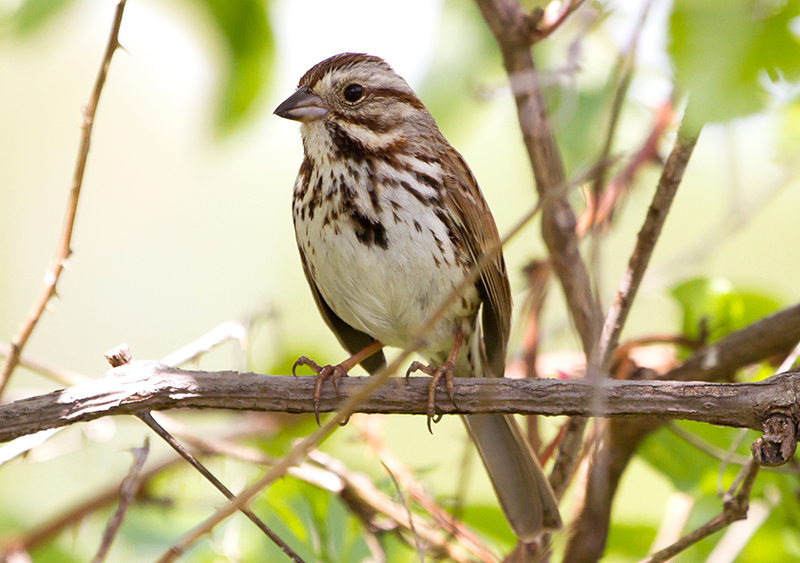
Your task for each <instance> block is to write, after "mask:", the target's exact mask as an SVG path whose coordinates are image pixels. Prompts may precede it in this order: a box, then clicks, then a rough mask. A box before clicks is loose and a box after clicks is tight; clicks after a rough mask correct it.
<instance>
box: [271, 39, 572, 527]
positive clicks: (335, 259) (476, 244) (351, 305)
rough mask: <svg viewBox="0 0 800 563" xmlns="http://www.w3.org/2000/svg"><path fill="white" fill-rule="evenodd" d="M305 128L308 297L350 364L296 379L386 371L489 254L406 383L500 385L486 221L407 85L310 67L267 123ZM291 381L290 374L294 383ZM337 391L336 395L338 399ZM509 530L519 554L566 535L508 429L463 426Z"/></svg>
mask: <svg viewBox="0 0 800 563" xmlns="http://www.w3.org/2000/svg"><path fill="white" fill-rule="evenodd" d="M274 113H275V114H276V115H278V116H279V117H282V118H285V119H290V120H294V121H297V122H299V123H300V136H301V139H302V145H303V160H302V163H301V165H300V171H299V173H298V175H297V179H296V181H295V184H294V191H293V197H292V216H293V221H294V228H295V235H296V239H297V246H298V249H299V253H300V258H301V262H302V266H303V271H304V273H305V277H306V280H307V281H308V285H309V286H310V288H311V293H312V295H313V297H314V300H315V302H316V305H317V308H318V309H319V312H320V314H321V315H322V318H323V320H324V321H325V323H326V324H327V325H328V327H329V328H330V329H331V330H332V331H333V333H334V335H335V336H336V337H337V339H338V340H339V342H340V343H341V345H342V346H343V347H344V348H345V349H346V350H347V351H348V352H349V353H350V354H351V356H350V357H348V358H347V359H346V360H344V361H343V362H341V363H339V364H335V365H330V364H326V365H323V366H320V365H319V364H317V363H316V362H315V361H313V360H311V359H310V358H308V357H306V356H301V357H300V358H298V360H297V362H296V363H295V366H294V368H297V367H298V366H300V365H306V366H309V367H310V368H311V369H312V370H313V371H314V372H316V373H317V380H316V386H315V391H314V401H315V409H316V411H317V420H318V421H319V413H318V411H319V398H320V389H321V385H322V384H323V382H324V381H325V380H327V379H332V381H333V383H334V385H337V381H338V379H339V378H340V377H344V376H346V375H347V373H348V372H349V370H350V369H352V368H353V367H355V366H356V365H357V364H360V365H361V366H362V367H363V368H364V369H366V370H367V371H368V372H369V373H370V374H375V373H377V372H378V371H379V370H381V369H382V368H383V367H385V364H386V360H385V356H384V353H383V348H384V347H396V348H405V347H407V346H409V345H411V344H412V343H413V339H414V338H415V337H416V335H417V332H418V331H419V329H420V327H422V326H423V325H424V324H425V323H426V321H428V319H429V317H430V315H431V314H432V313H433V311H435V310H436V309H437V308H438V307H439V306H440V304H441V303H443V302H444V300H445V299H446V298H447V297H448V295H449V294H450V293H451V292H453V291H454V289H455V288H456V287H457V286H459V284H460V283H461V282H462V280H464V278H465V276H466V275H467V273H468V272H469V271H470V269H472V268H475V267H476V265H477V264H478V262H479V261H480V260H481V259H482V258H483V255H484V254H485V253H486V252H487V251H488V250H490V249H492V250H494V251H495V252H494V254H492V256H491V257H489V259H488V260H485V261H484V265H483V266H482V269H481V270H480V274H479V276H478V278H477V279H476V281H475V282H474V283H473V284H469V285H468V286H467V287H466V289H464V290H463V291H462V293H461V294H460V295H459V296H458V298H457V299H455V301H454V303H453V304H452V305H451V306H449V308H447V310H446V312H445V313H444V314H442V315H441V316H440V317H439V318H438V320H436V321H435V322H434V323H433V325H432V326H431V327H430V329H429V330H428V331H427V332H426V334H425V336H424V343H423V345H422V346H421V348H419V349H418V353H419V354H420V355H421V356H422V357H423V358H425V360H426V361H428V362H429V363H428V364H423V363H421V362H413V363H412V364H411V365H410V366H409V370H408V373H407V375H408V374H409V373H411V372H415V371H422V372H424V373H426V374H428V375H432V376H433V379H432V380H431V382H430V385H429V397H430V398H431V400H430V401H429V428H430V415H431V414H433V412H434V411H435V405H434V404H433V400H432V397H433V389H434V388H435V386H436V385H437V383H438V382H440V381H441V380H444V382H445V385H446V386H447V388H448V389H452V378H453V377H454V376H455V375H458V376H459V377H465V376H467V377H489V376H494V377H502V376H503V375H504V372H505V360H506V348H507V345H508V338H509V333H510V326H511V308H512V307H511V289H510V285H509V280H508V274H507V272H506V267H505V262H504V260H503V256H502V251H499V250H498V249H499V248H500V244H499V243H500V238H499V234H498V230H497V226H496V224H495V221H494V218H493V216H492V213H491V211H490V210H489V206H488V204H487V203H486V200H485V199H484V197H483V194H482V193H481V190H480V188H479V187H478V183H477V181H476V179H475V177H474V175H473V174H472V172H471V171H470V168H469V166H468V165H467V163H466V161H465V160H464V158H463V157H462V156H461V155H460V154H459V153H458V152H457V151H456V150H455V149H454V148H453V147H452V146H451V145H450V143H448V142H447V140H446V139H445V137H444V136H443V135H442V133H441V132H440V130H439V128H438V126H437V124H436V121H435V120H434V118H433V117H432V115H431V114H430V112H429V111H428V110H427V108H426V107H425V105H424V104H423V103H422V101H421V100H420V99H419V97H417V95H416V94H415V93H414V91H413V90H412V89H411V87H410V86H409V85H408V83H407V82H406V81H405V80H404V79H403V78H402V77H400V76H399V75H398V74H397V73H396V72H395V71H394V70H393V69H392V68H391V66H390V65H389V64H388V63H387V62H385V61H384V60H383V59H381V58H379V57H376V56H373V55H367V54H363V53H342V54H338V55H335V56H332V57H330V58H328V59H325V60H324V61H322V62H320V63H318V64H316V65H315V66H313V67H312V68H311V69H310V70H308V71H307V72H306V73H305V74H304V75H303V77H302V78H301V79H300V82H299V84H298V87H297V89H296V91H295V92H294V93H293V94H292V95H291V96H289V97H288V98H287V99H286V100H285V101H284V102H283V103H281V104H280V105H279V106H278V107H277V108H276V109H275V112H274ZM294 368H293V372H294ZM337 390H338V386H337ZM462 418H463V421H464V423H465V425H466V429H467V432H468V434H469V436H470V438H471V439H472V441H473V442H474V443H475V445H476V448H477V451H478V453H479V456H480V458H481V460H482V462H483V465H484V466H485V468H486V470H487V473H488V476H489V480H490V481H491V483H492V486H493V488H494V491H495V493H496V495H497V498H498V503H499V505H500V508H501V510H502V512H503V514H504V515H505V517H506V520H507V522H508V524H509V527H510V528H511V530H512V531H513V533H514V534H515V535H516V537H517V538H518V539H519V540H521V541H523V542H531V541H534V540H535V539H536V538H537V537H538V536H539V535H541V534H542V533H543V532H544V531H553V530H556V529H558V528H560V527H561V518H560V515H559V511H558V503H557V501H556V498H555V496H554V494H553V491H552V489H551V488H550V485H549V483H548V481H547V478H546V476H545V475H544V472H543V471H542V468H541V466H540V465H539V463H538V461H537V459H536V457H535V455H534V454H533V452H532V450H531V448H530V446H529V445H528V442H527V440H526V439H525V437H524V436H523V434H522V431H521V429H520V427H519V425H518V424H517V423H516V421H515V420H514V419H513V417H511V416H509V415H502V414H471V415H466V416H463V417H462Z"/></svg>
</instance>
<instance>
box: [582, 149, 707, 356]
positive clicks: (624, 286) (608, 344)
mask: <svg viewBox="0 0 800 563" xmlns="http://www.w3.org/2000/svg"><path fill="white" fill-rule="evenodd" d="M696 143H697V137H685V136H682V135H681V134H680V133H679V134H678V139H677V141H676V142H675V146H674V147H673V149H672V152H671V153H670V155H669V158H668V159H667V163H666V165H665V166H664V171H663V172H662V174H661V178H660V179H659V181H658V186H657V187H656V193H655V195H654V196H653V201H652V203H651V204H650V209H649V210H648V212H647V216H646V218H645V222H644V225H643V226H642V229H641V230H640V231H639V235H638V237H637V239H636V246H635V248H634V249H633V253H632V254H631V257H630V260H629V261H628V268H627V270H626V271H625V274H624V275H623V276H622V280H620V283H619V288H618V289H617V294H616V296H615V297H614V302H613V303H612V304H611V307H610V308H609V311H608V314H607V315H606V319H605V322H604V323H603V330H602V332H601V334H600V340H599V343H598V348H597V354H596V358H597V359H598V363H599V366H600V368H601V370H603V371H605V370H607V369H608V367H609V364H610V363H611V359H612V357H613V354H614V350H615V349H616V347H617V342H618V341H619V335H620V333H621V332H622V327H623V326H625V321H626V320H627V318H628V313H629V312H630V308H631V305H632V304H633V300H634V298H635V297H636V292H637V291H638V289H639V284H640V283H641V281H642V278H643V277H644V273H645V270H646V269H647V266H648V264H649V263H650V257H651V256H652V255H653V249H654V248H655V245H656V242H657V241H658V237H659V235H660V234H661V229H662V228H663V226H664V222H665V221H666V219H667V214H668V213H669V210H670V207H671V206H672V201H673V199H674V198H675V193H676V192H677V191H678V186H680V183H681V180H682V179H683V173H684V171H685V170H686V166H687V165H688V163H689V158H690V157H691V155H692V150H693V149H694V146H695V144H696Z"/></svg>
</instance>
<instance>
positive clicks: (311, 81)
mask: <svg viewBox="0 0 800 563" xmlns="http://www.w3.org/2000/svg"><path fill="white" fill-rule="evenodd" d="M362 63H375V64H378V65H381V66H383V67H384V68H386V69H387V70H389V71H391V70H392V67H390V66H389V65H388V64H387V63H386V61H384V60H383V59H381V58H380V57H374V56H372V55H365V54H364V53H342V54H340V55H334V56H332V57H330V58H327V59H325V60H324V61H322V62H321V63H319V64H318V65H316V66H315V67H313V68H312V69H310V70H309V71H308V72H306V73H305V74H304V75H303V77H302V78H301V79H300V82H299V83H298V84H297V87H298V88H300V87H301V86H308V87H309V88H313V87H314V85H315V84H316V83H317V82H319V81H320V79H321V78H322V77H323V76H325V75H326V74H327V73H328V72H330V71H332V70H336V69H340V68H346V67H349V66H353V65H355V64H362Z"/></svg>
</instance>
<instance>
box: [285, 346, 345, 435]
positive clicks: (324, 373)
mask: <svg viewBox="0 0 800 563" xmlns="http://www.w3.org/2000/svg"><path fill="white" fill-rule="evenodd" d="M299 366H308V367H309V368H311V371H313V372H314V373H316V374H317V378H316V380H315V381H314V418H315V419H316V421H317V426H321V424H320V420H319V406H320V402H321V401H322V384H323V383H325V380H326V379H332V380H333V388H334V389H335V390H336V394H337V395H339V396H340V397H341V396H342V394H341V392H340V391H339V380H340V379H341V378H343V377H347V370H345V369H344V368H343V367H342V366H341V365H335V366H332V365H330V364H326V365H324V366H320V365H319V364H318V363H317V362H315V361H314V360H311V359H309V358H307V357H306V356H300V357H299V358H297V361H295V363H294V365H293V366H292V375H295V376H296V375H297V374H296V373H295V370H296V369H297V368H298V367H299ZM349 418H350V417H348V418H347V419H346V420H344V421H342V422H340V423H339V425H340V426H344V425H345V424H347V421H348V420H349Z"/></svg>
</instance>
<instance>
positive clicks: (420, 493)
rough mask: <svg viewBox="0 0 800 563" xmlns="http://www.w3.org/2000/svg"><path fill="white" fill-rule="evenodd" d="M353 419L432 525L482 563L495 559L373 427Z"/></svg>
mask: <svg viewBox="0 0 800 563" xmlns="http://www.w3.org/2000/svg"><path fill="white" fill-rule="evenodd" d="M355 421H356V427H357V428H358V430H359V432H360V434H361V437H362V438H363V439H364V441H365V442H366V443H367V446H368V447H369V448H370V449H371V450H372V451H373V452H374V453H375V455H376V456H377V458H378V459H379V460H380V462H381V463H382V464H383V465H384V467H386V469H387V471H389V473H390V474H391V475H392V479H395V480H397V481H399V483H400V484H401V485H402V486H403V487H404V488H405V489H406V491H408V494H409V496H410V497H411V498H412V499H413V500H414V501H415V502H417V503H418V504H419V505H420V506H421V507H422V508H423V509H424V510H425V511H426V512H427V513H428V514H430V515H431V518H432V519H433V521H434V522H435V523H436V525H437V526H438V527H440V528H442V529H444V530H445V531H446V532H447V533H448V534H449V535H450V536H452V537H453V538H454V539H455V540H456V541H457V542H458V543H460V544H462V545H463V546H464V547H465V548H466V549H467V550H468V551H469V552H470V553H472V554H474V556H475V557H477V558H479V560H480V561H482V562H484V563H491V562H493V561H495V559H496V558H495V557H494V556H493V555H492V553H491V552H490V551H489V549H488V548H487V547H486V546H485V545H484V544H483V543H482V542H481V541H480V540H479V539H478V537H477V536H475V534H473V533H472V532H470V531H469V530H468V529H467V527H466V526H464V524H463V523H462V522H461V521H460V520H458V519H457V518H455V517H453V516H452V515H450V514H449V513H448V512H446V511H445V510H444V509H442V507H440V506H439V505H438V504H437V503H436V502H435V501H434V500H433V499H432V498H431V497H430V496H428V495H427V494H426V493H425V489H424V488H423V487H422V485H421V484H420V483H419V482H418V481H417V480H416V479H414V476H413V475H412V472H411V470H409V468H408V467H406V466H405V465H404V464H403V463H402V462H401V461H400V460H399V459H397V457H396V456H395V455H394V454H393V453H392V452H391V451H390V450H389V448H387V447H386V444H384V442H383V441H382V440H381V438H380V437H379V436H378V435H377V433H376V432H375V431H374V429H373V427H372V426H371V425H369V424H368V423H367V422H366V420H365V419H363V418H357V419H355Z"/></svg>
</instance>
